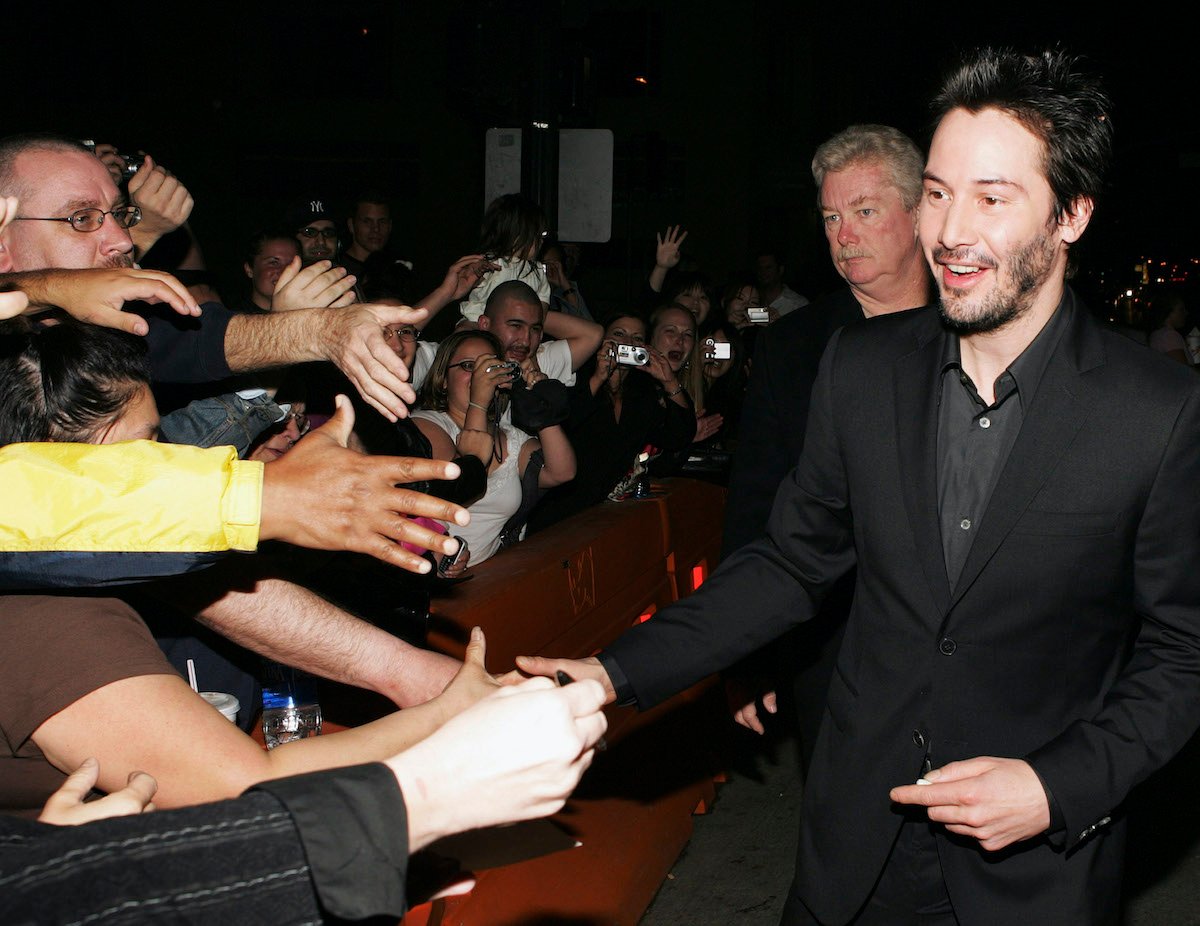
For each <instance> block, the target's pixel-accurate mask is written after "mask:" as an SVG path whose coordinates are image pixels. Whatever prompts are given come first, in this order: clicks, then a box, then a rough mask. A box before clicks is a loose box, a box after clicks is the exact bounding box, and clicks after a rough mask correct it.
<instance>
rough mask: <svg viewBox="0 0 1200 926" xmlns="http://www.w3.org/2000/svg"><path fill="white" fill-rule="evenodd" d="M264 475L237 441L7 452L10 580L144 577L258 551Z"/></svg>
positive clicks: (4, 566)
mask: <svg viewBox="0 0 1200 926" xmlns="http://www.w3.org/2000/svg"><path fill="white" fill-rule="evenodd" d="M262 480H263V465H262V464H261V463H257V462H253V461H248V460H239V459H237V455H236V453H235V452H234V450H233V448H231V447H213V448H209V449H200V448H197V447H189V446H182V445H174V444H160V443H155V442H153V441H127V442H124V443H121V444H112V445H94V444H10V445H9V446H7V447H2V448H0V486H2V487H3V488H2V490H0V498H2V501H0V587H5V588H10V589H11V588H36V587H44V586H46V585H97V584H107V583H111V582H121V581H137V580H138V579H143V578H151V577H154V576H162V575H173V574H176V573H180V572H187V571H191V570H193V569H197V568H200V567H202V566H205V565H208V564H209V563H211V562H212V561H213V560H214V559H215V558H217V555H218V554H224V553H226V552H228V551H230V550H254V549H255V548H256V547H257V545H258V529H259V517H260V512H261V507H262Z"/></svg>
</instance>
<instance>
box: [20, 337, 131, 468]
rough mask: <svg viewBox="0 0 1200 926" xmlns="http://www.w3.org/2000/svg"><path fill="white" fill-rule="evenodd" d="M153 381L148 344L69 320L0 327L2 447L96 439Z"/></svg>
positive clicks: (81, 441)
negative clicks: (23, 443)
mask: <svg viewBox="0 0 1200 926" xmlns="http://www.w3.org/2000/svg"><path fill="white" fill-rule="evenodd" d="M149 382H150V371H149V368H148V367H147V364H146V347H145V344H144V342H143V341H142V340H141V339H140V338H137V337H134V336H133V335H131V334H125V333H124V332H121V331H113V330H112V329H109V328H99V327H96V326H94V325H83V324H80V323H78V322H75V321H73V320H70V319H66V320H63V321H62V322H60V323H59V324H54V325H47V326H45V327H34V326H33V325H31V324H30V323H29V322H28V321H26V320H24V319H13V320H11V321H7V322H4V323H2V324H0V445H3V444H12V443H17V442H22V441H72V442H75V443H94V442H95V441H96V440H97V439H98V438H99V436H100V435H101V434H102V433H103V431H104V429H105V428H107V427H109V426H110V425H111V424H112V423H113V422H114V421H115V420H116V419H117V418H119V417H120V415H121V413H122V412H123V411H124V410H125V408H126V406H127V405H128V404H129V402H130V401H132V400H133V398H134V397H135V396H136V395H137V393H138V391H139V390H140V389H141V388H142V387H143V386H146V385H148V384H149Z"/></svg>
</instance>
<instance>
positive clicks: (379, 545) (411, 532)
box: [259, 396, 470, 573]
mask: <svg viewBox="0 0 1200 926" xmlns="http://www.w3.org/2000/svg"><path fill="white" fill-rule="evenodd" d="M353 428H354V410H353V408H352V406H351V405H350V400H349V399H347V398H346V397H345V396H338V397H337V411H336V412H335V413H334V415H333V417H332V418H330V419H329V421H328V422H326V423H325V424H324V425H323V426H322V427H320V428H317V429H316V430H315V431H312V432H310V433H309V434H308V435H307V436H305V437H303V438H302V439H301V440H300V441H299V442H298V443H297V444H296V446H295V447H293V448H292V450H291V451H289V452H288V453H285V454H284V455H283V456H282V457H280V458H279V459H278V460H276V461H274V462H273V463H268V464H267V465H266V468H265V473H264V476H263V493H262V494H263V498H262V526H261V528H260V531H259V533H260V537H261V538H262V539H264V540H270V539H275V540H286V541H288V542H289V543H293V544H296V545H297V546H302V547H311V548H312V549H315V550H353V551H355V552H358V553H366V554H368V555H369V556H374V557H376V558H377V559H381V560H383V561H384V562H385V563H391V564H392V565H393V566H399V567H400V568H401V569H406V570H408V571H409V572H418V573H426V572H429V570H430V565H429V560H427V559H425V558H424V557H423V556H418V555H417V554H416V553H412V552H410V551H408V550H405V549H403V548H402V547H401V546H400V544H401V543H411V544H414V545H416V546H418V547H421V548H422V549H428V550H433V551H435V552H437V553H453V552H454V551H455V550H457V549H458V541H456V540H454V539H453V538H451V537H447V536H446V535H445V534H438V533H435V532H434V531H431V530H429V529H428V528H425V527H422V526H420V525H419V524H417V523H416V522H415V521H413V520H412V518H410V517H408V516H409V515H416V516H419V517H426V518H434V519H436V520H439V521H448V522H452V523H454V524H460V525H462V524H466V523H467V522H468V521H469V520H470V516H469V515H468V514H467V511H466V509H465V508H462V507H460V506H458V505H455V504H452V503H450V502H447V501H443V500H442V499H439V498H433V497H432V496H429V495H422V494H421V493H419V492H414V491H412V490H411V489H401V488H397V485H398V484H400V485H403V484H406V483H410V482H416V481H418V480H424V479H457V478H458V474H459V469H458V467H457V466H456V465H455V464H453V463H448V462H445V461H443V460H426V459H423V458H416V457H384V456H367V455H366V454H361V453H355V452H354V451H353V450H347V449H346V442H347V440H348V439H349V436H350V431H351V430H352V429H353Z"/></svg>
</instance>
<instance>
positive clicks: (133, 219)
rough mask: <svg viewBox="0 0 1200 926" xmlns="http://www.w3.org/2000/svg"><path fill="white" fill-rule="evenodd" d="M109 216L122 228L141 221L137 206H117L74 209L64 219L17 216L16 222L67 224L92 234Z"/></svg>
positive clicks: (140, 212) (131, 226) (78, 230)
mask: <svg viewBox="0 0 1200 926" xmlns="http://www.w3.org/2000/svg"><path fill="white" fill-rule="evenodd" d="M106 215H111V216H112V217H113V221H114V222H116V223H117V224H118V225H120V226H121V227H122V228H133V226H135V225H137V223H138V222H140V221H141V220H142V210H141V209H139V208H138V207H137V206H117V207H116V208H115V209H107V210H105V209H99V208H97V207H95V206H91V207H89V208H87V209H76V210H75V211H74V212H72V213H71V214H70V215H68V216H66V217H65V218H58V217H54V218H43V217H42V216H33V215H19V216H17V217H16V218H15V220H14V221H17V222H69V223H70V225H71V227H72V228H73V229H75V231H77V232H94V231H97V230H98V229H99V228H100V226H101V225H103V224H104V217H105V216H106Z"/></svg>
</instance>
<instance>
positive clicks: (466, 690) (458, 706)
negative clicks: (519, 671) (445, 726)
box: [436, 627, 503, 720]
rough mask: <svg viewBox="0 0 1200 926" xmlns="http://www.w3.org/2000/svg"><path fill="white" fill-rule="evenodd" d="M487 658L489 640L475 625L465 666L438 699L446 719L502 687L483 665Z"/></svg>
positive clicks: (463, 665) (464, 661) (468, 645)
mask: <svg viewBox="0 0 1200 926" xmlns="http://www.w3.org/2000/svg"><path fill="white" fill-rule="evenodd" d="M486 657H487V641H486V640H485V639H484V637H483V631H482V630H481V629H480V628H478V627H473V628H472V629H471V640H470V642H469V643H468V644H467V652H466V655H465V657H464V659H463V664H462V668H461V669H459V670H458V674H457V675H455V676H454V678H452V679H451V680H450V684H449V685H447V686H446V690H445V691H443V692H442V693H441V694H440V695H438V697H437V699H436V703H437V704H438V706H439V708H441V709H442V711H443V712H444V713H443V717H444V719H445V720H449V719H450V718H451V717H454V716H456V715H458V714H461V713H462V712H463V711H465V710H466V709H467V708H469V707H470V706H471V705H472V704H475V703H476V702H477V701H481V700H482V699H484V698H486V697H487V696H488V695H490V694H492V693H493V692H495V691H497V690H499V689H500V688H501V687H503V686H502V685H501V683H500V682H499V681H497V680H496V679H495V678H493V677H492V676H490V675H488V671H487V667H486V665H485V664H484V660H485V658H486Z"/></svg>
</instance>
